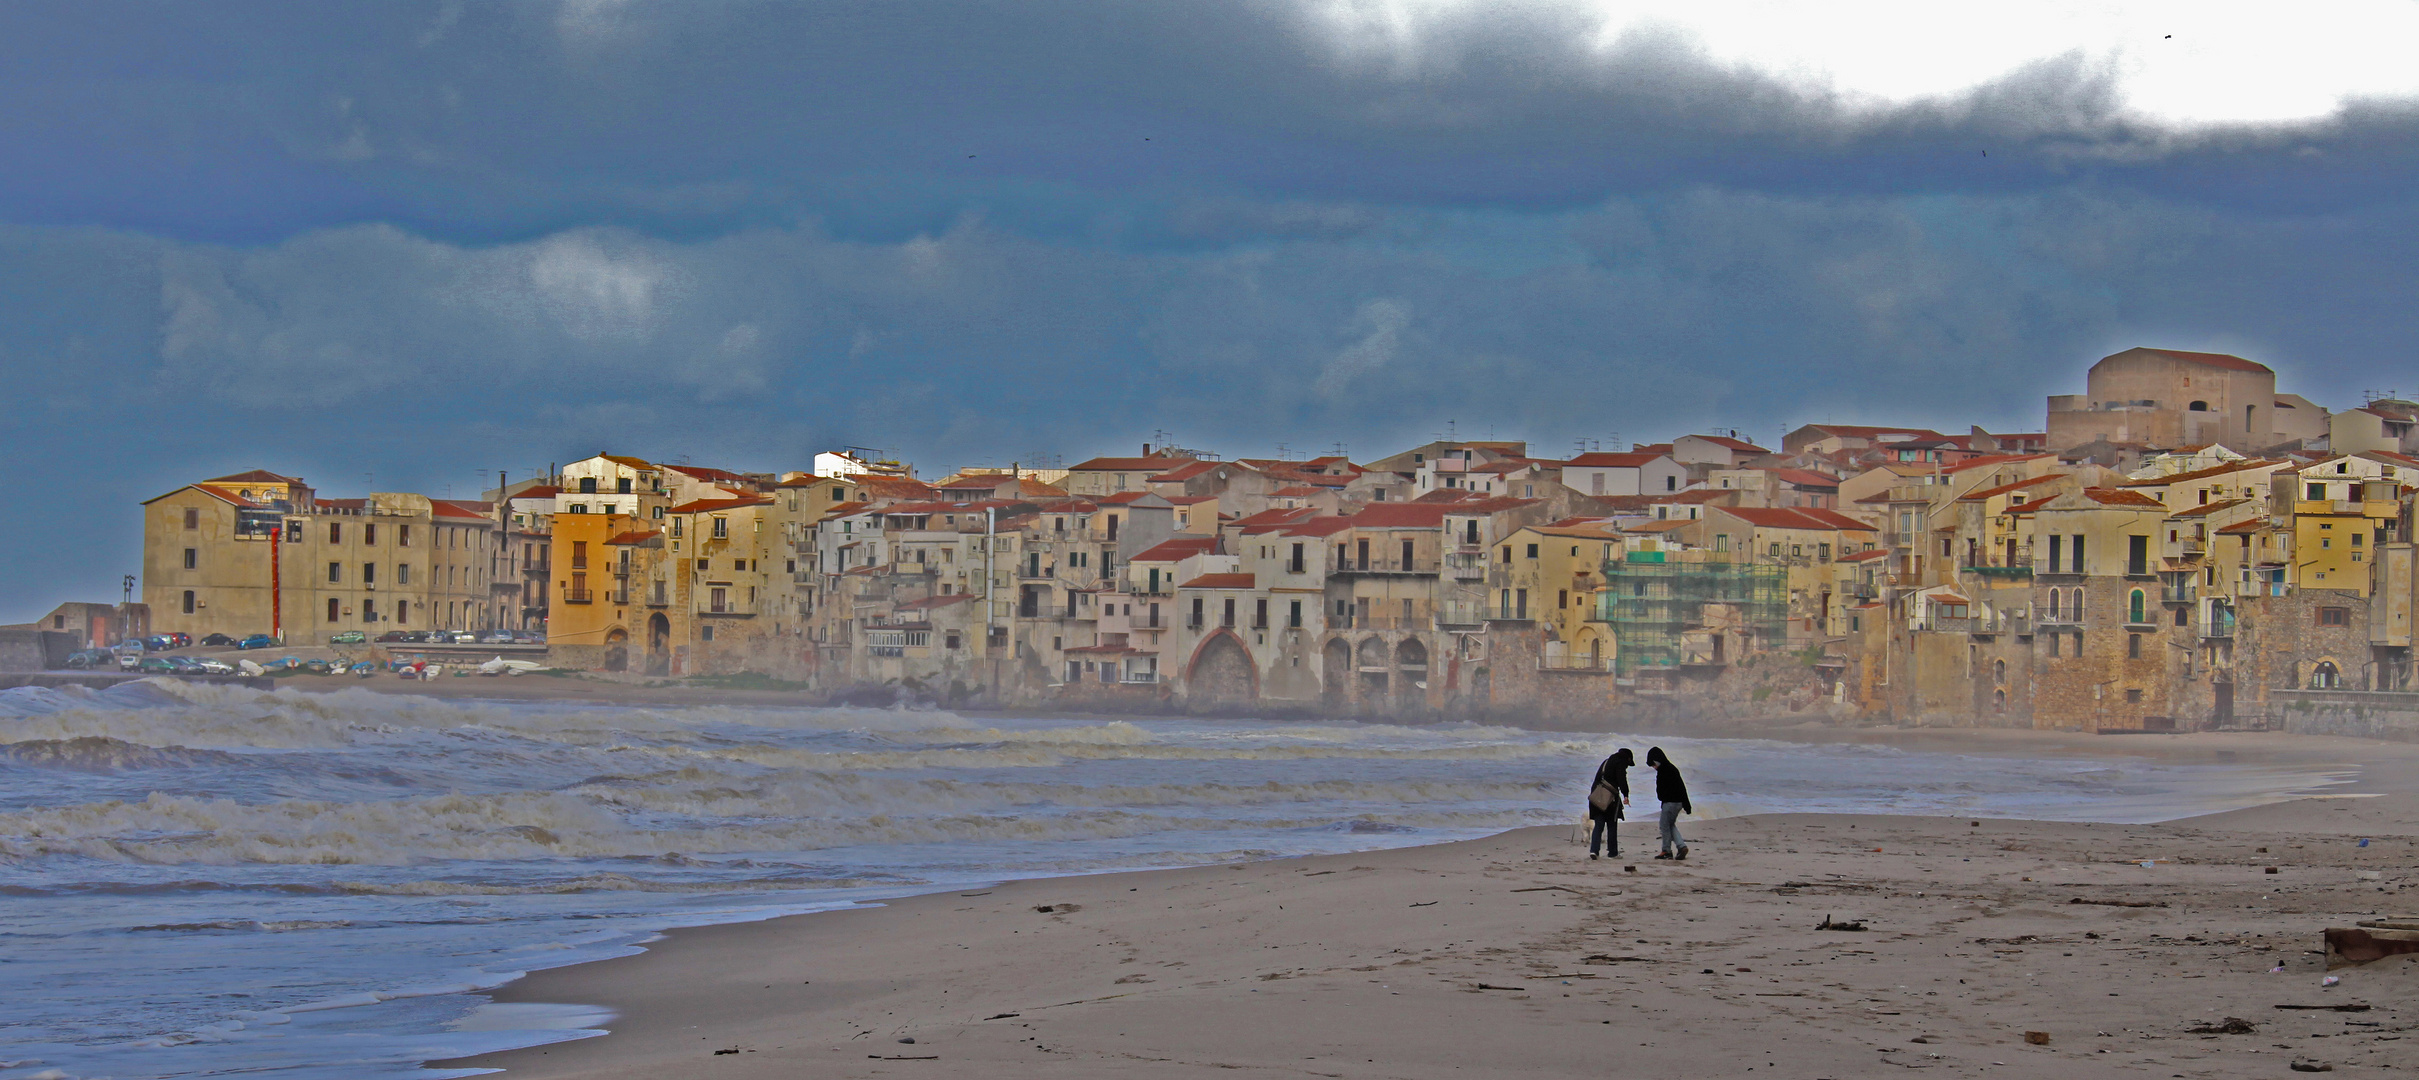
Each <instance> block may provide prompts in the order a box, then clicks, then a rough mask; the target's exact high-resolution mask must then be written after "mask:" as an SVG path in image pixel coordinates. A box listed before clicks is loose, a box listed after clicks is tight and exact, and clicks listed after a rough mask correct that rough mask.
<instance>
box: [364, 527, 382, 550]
mask: <svg viewBox="0 0 2419 1080" xmlns="http://www.w3.org/2000/svg"><path fill="white" fill-rule="evenodd" d="M361 544H362V546H363V547H376V546H378V526H376V525H364V526H362V527H361Z"/></svg>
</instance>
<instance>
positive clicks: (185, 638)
mask: <svg viewBox="0 0 2419 1080" xmlns="http://www.w3.org/2000/svg"><path fill="white" fill-rule="evenodd" d="M160 636H161V637H164V638H167V639H168V647H169V648H172V649H190V648H192V647H193V635H191V634H188V633H185V632H184V631H181V630H180V631H177V632H176V633H173V634H162V635H160Z"/></svg>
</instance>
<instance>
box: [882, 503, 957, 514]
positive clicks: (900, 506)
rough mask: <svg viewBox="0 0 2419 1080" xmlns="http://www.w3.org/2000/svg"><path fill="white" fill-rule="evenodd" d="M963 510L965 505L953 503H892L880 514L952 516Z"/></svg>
mask: <svg viewBox="0 0 2419 1080" xmlns="http://www.w3.org/2000/svg"><path fill="white" fill-rule="evenodd" d="M964 508H965V504H963V503H953V502H911V503H892V504H891V505H889V506H885V507H883V508H882V513H883V514H885V515H892V514H906V515H911V516H912V515H922V514H954V513H957V512H958V511H959V510H962V509H964Z"/></svg>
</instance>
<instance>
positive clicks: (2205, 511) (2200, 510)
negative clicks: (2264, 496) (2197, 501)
mask: <svg viewBox="0 0 2419 1080" xmlns="http://www.w3.org/2000/svg"><path fill="white" fill-rule="evenodd" d="M2250 501H2251V500H2249V499H2220V500H2218V501H2217V502H2213V503H2203V504H2201V505H2199V506H2195V507H2193V508H2191V509H2189V510H2178V511H2176V512H2175V513H2172V514H2169V515H2167V516H2168V517H2171V518H2189V517H2207V516H2209V515H2211V514H2214V513H2217V512H2218V511H2220V510H2227V509H2231V508H2233V507H2237V506H2241V505H2243V504H2244V503H2247V502H2250Z"/></svg>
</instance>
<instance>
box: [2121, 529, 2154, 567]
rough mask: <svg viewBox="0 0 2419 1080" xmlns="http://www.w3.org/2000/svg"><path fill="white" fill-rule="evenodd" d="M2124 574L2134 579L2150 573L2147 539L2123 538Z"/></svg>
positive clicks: (2143, 537) (2145, 537)
mask: <svg viewBox="0 0 2419 1080" xmlns="http://www.w3.org/2000/svg"><path fill="white" fill-rule="evenodd" d="M2125 572H2126V573H2128V574H2132V575H2134V576H2136V577H2140V576H2142V575H2144V574H2147V573H2149V572H2150V538H2149V537H2147V536H2128V537H2126V538H2125Z"/></svg>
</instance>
